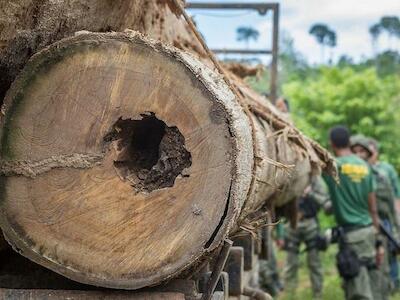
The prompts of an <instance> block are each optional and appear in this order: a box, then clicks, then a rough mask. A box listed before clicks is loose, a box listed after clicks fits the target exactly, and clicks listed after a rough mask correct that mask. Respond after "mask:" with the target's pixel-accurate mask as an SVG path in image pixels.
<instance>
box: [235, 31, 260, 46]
mask: <svg viewBox="0 0 400 300" xmlns="http://www.w3.org/2000/svg"><path fill="white" fill-rule="evenodd" d="M236 34H237V38H236V39H237V40H238V41H244V42H245V43H246V48H249V43H250V40H254V41H257V40H258V38H259V36H260V32H259V31H258V30H257V29H254V28H252V27H244V26H242V27H239V28H237V29H236Z"/></svg>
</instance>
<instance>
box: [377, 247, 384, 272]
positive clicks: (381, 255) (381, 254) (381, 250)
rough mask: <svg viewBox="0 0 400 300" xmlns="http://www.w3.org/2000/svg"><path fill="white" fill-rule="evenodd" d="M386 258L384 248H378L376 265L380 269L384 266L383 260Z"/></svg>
mask: <svg viewBox="0 0 400 300" xmlns="http://www.w3.org/2000/svg"><path fill="white" fill-rule="evenodd" d="M384 257H385V248H384V247H383V246H379V247H378V248H376V256H375V258H376V265H377V266H378V267H380V266H382V265H383V260H384Z"/></svg>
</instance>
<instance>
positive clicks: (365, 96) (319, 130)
mask: <svg viewBox="0 0 400 300" xmlns="http://www.w3.org/2000/svg"><path fill="white" fill-rule="evenodd" d="M283 92H284V94H285V95H286V96H287V97H289V99H290V100H291V105H292V108H293V109H292V110H293V117H294V119H295V123H296V124H297V126H298V127H300V128H301V129H302V130H303V131H304V132H305V133H307V134H308V135H310V136H311V137H313V138H314V139H316V140H318V141H319V142H320V143H321V144H323V145H325V146H328V145H327V135H328V131H329V129H330V128H331V127H332V126H334V125H338V124H343V125H346V126H348V127H349V128H350V129H351V131H352V132H353V133H362V134H364V135H367V136H371V137H374V138H376V139H377V140H379V141H380V142H381V146H382V152H383V153H384V154H385V155H386V158H388V159H389V160H390V161H391V162H392V163H394V164H396V165H397V167H398V168H399V167H400V158H399V157H398V156H399V155H398V153H400V145H399V144H398V143H396V142H394V141H397V140H398V139H399V138H400V132H399V130H398V125H399V123H400V111H399V110H400V109H399V103H400V99H399V95H400V77H399V76H397V75H390V76H387V77H384V78H380V77H378V75H377V73H376V72H375V70H374V69H373V68H367V69H364V70H361V71H356V70H354V69H353V68H351V67H344V68H339V67H322V68H320V69H319V70H318V76H316V77H314V76H313V77H310V78H307V79H305V80H296V81H292V82H289V83H287V84H285V85H284V86H283Z"/></svg>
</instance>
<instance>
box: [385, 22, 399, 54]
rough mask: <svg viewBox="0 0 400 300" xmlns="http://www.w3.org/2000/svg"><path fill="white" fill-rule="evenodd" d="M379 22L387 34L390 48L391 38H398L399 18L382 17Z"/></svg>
mask: <svg viewBox="0 0 400 300" xmlns="http://www.w3.org/2000/svg"><path fill="white" fill-rule="evenodd" d="M380 24H381V26H382V28H383V29H384V30H385V31H386V32H387V34H388V36H389V45H390V48H392V40H393V38H399V39H400V19H399V17H396V16H385V17H382V19H381V21H380Z"/></svg>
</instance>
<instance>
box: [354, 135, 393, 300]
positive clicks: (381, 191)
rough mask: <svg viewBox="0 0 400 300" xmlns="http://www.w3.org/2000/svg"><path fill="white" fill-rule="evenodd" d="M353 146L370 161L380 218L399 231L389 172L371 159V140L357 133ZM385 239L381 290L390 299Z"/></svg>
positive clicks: (359, 154)
mask: <svg viewBox="0 0 400 300" xmlns="http://www.w3.org/2000/svg"><path fill="white" fill-rule="evenodd" d="M351 148H352V150H353V152H354V153H355V154H357V155H358V156H359V157H360V158H362V159H364V160H366V161H368V162H370V164H371V167H372V172H373V175H374V178H375V182H376V200H377V209H378V215H379V219H380V221H381V222H382V224H383V225H384V226H385V227H386V229H387V230H388V231H389V232H392V233H393V234H394V233H395V232H398V228H399V226H398V222H397V218H396V212H395V207H394V201H395V197H394V193H393V189H392V186H391V183H390V179H389V177H388V176H387V174H386V173H385V172H384V171H382V170H380V169H379V168H378V166H377V164H376V163H375V162H376V161H374V160H371V159H372V157H373V150H372V148H371V144H370V140H369V139H368V138H366V137H365V136H362V135H357V136H354V137H352V139H351ZM394 235H395V236H397V234H394ZM382 240H383V246H384V259H383V263H382V266H380V270H381V273H382V281H381V284H382V286H381V290H382V299H388V297H389V292H390V290H391V280H390V259H389V258H390V256H389V254H390V252H391V251H390V247H389V246H390V241H388V240H387V239H382Z"/></svg>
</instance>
